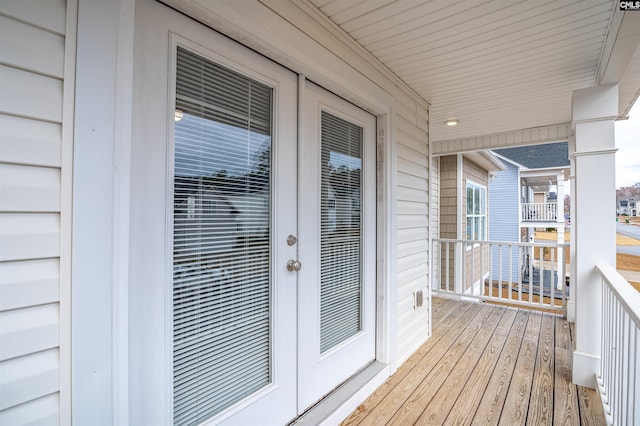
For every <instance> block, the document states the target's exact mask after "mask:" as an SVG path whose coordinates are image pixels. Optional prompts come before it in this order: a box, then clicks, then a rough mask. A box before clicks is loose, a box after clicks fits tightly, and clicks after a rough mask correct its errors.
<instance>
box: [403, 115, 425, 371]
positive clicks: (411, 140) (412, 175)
mask: <svg viewBox="0 0 640 426" xmlns="http://www.w3.org/2000/svg"><path fill="white" fill-rule="evenodd" d="M397 111H398V119H397V122H396V123H397V124H396V131H397V139H398V144H397V149H396V152H397V157H398V158H397V167H398V175H397V181H396V198H397V204H396V206H397V215H398V217H397V236H396V238H397V246H396V247H397V264H396V269H397V289H396V298H397V305H396V306H397V307H396V309H397V310H396V314H397V319H396V321H397V330H398V332H397V333H398V334H397V343H398V347H397V349H396V350H397V356H398V361H399V363H401V362H404V360H406V359H407V358H408V357H409V356H410V355H411V353H413V351H415V350H416V348H417V347H418V346H419V345H420V344H421V343H422V342H424V340H425V339H426V338H427V337H428V336H429V306H430V302H431V301H430V300H428V293H426V289H427V288H428V287H429V150H428V133H427V132H426V130H425V127H426V125H427V123H428V116H427V111H426V109H421V108H420V107H419V106H417V105H415V104H414V105H412V106H409V105H405V106H404V107H402V108H398V109H397ZM417 290H423V291H425V295H424V296H425V299H426V300H425V303H424V305H423V306H422V307H421V308H417V309H416V308H414V300H413V299H414V293H415V291H417Z"/></svg>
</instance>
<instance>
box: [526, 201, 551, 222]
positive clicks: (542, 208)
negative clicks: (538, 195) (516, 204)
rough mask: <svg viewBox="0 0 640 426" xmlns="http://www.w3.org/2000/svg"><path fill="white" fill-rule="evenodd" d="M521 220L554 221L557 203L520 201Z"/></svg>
mask: <svg viewBox="0 0 640 426" xmlns="http://www.w3.org/2000/svg"><path fill="white" fill-rule="evenodd" d="M521 207H522V209H521V211H522V214H521V215H520V217H521V218H522V221H523V222H555V221H556V220H557V219H558V203H522V205H521Z"/></svg>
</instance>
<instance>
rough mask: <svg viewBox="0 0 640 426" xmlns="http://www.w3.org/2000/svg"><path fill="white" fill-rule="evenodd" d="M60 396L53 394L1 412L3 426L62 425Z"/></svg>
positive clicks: (0, 419) (0, 420)
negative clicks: (21, 425)
mask: <svg viewBox="0 0 640 426" xmlns="http://www.w3.org/2000/svg"><path fill="white" fill-rule="evenodd" d="M59 406H60V396H59V395H58V394H57V393H53V394H50V395H47V396H44V397H42V398H38V399H35V400H33V401H29V402H25V403H24V404H20V405H16V406H14V407H11V408H9V409H7V410H4V411H0V424H2V425H19V424H23V425H38V426H56V425H59V424H60V420H59V417H60V416H59V413H58V407H59Z"/></svg>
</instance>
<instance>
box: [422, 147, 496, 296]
mask: <svg viewBox="0 0 640 426" xmlns="http://www.w3.org/2000/svg"><path fill="white" fill-rule="evenodd" d="M433 162H434V163H437V164H436V165H435V167H436V168H438V169H439V171H440V185H439V191H440V197H439V200H438V203H439V206H440V225H439V226H440V238H443V239H452V240H465V241H485V240H487V239H488V238H489V234H488V230H489V229H490V226H489V223H490V218H489V211H490V208H489V206H490V205H491V203H492V200H491V195H490V194H489V192H488V188H489V184H490V183H489V182H490V180H491V176H492V175H493V174H494V173H496V172H498V171H500V170H503V169H504V165H503V164H502V162H501V161H500V160H498V159H497V158H496V156H495V155H493V154H492V153H491V152H490V151H480V152H472V153H465V154H458V155H445V156H442V157H435V158H434V159H433ZM447 247H448V249H447ZM462 247H464V253H462V252H458V251H460V250H461V248H462ZM440 250H442V254H441V255H440V256H438V258H439V262H440V263H441V264H442V265H443V266H444V265H446V264H448V265H449V268H448V269H447V268H446V266H445V267H443V268H442V269H441V271H442V272H441V274H440V275H441V276H440V277H439V278H440V280H439V282H434V288H440V289H445V288H450V289H452V288H453V287H455V288H456V291H457V292H462V293H470V292H472V287H478V286H479V285H480V284H481V282H482V280H483V279H484V278H486V276H487V274H488V272H489V268H488V265H489V263H488V262H489V257H488V253H487V252H486V248H483V247H481V246H478V245H474V244H464V245H463V246H461V245H456V244H450V245H449V246H444V247H440ZM460 256H462V257H460ZM447 258H448V259H447ZM462 262H464V264H465V265H466V266H467V267H466V268H465V271H466V272H465V275H464V276H462V275H460V274H456V271H461V270H462V269H461V264H462ZM476 293H477V291H476Z"/></svg>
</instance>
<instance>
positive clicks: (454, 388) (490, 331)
mask: <svg viewBox="0 0 640 426" xmlns="http://www.w3.org/2000/svg"><path fill="white" fill-rule="evenodd" d="M507 312H509V315H508V316H510V317H511V320H510V321H509V320H508V321H507V323H512V322H513V318H514V317H515V312H514V311H512V310H507V309H495V311H494V314H493V318H488V320H487V321H486V323H485V324H484V326H483V327H482V328H481V329H480V331H479V332H478V334H477V335H476V337H475V338H474V339H473V342H472V343H471V345H470V346H469V349H468V351H466V352H465V353H464V355H463V359H464V362H461V363H459V367H457V368H453V371H451V373H450V374H449V377H447V379H446V380H445V382H444V383H443V384H442V386H441V387H440V390H439V391H438V392H436V394H435V395H434V396H433V398H432V399H431V402H430V403H429V411H426V410H425V411H423V412H422V414H421V416H420V418H418V420H417V422H418V423H419V424H432V425H439V424H444V421H445V419H446V418H447V415H448V414H449V412H450V411H451V407H452V406H453V404H454V403H455V402H456V400H457V399H458V396H459V392H460V389H462V388H463V387H464V386H465V384H466V383H467V382H468V380H469V378H470V377H471V374H472V373H473V372H474V371H475V370H476V368H477V365H478V362H480V360H481V358H482V354H483V353H484V352H485V351H486V350H487V348H488V345H489V342H490V341H491V338H492V337H493V336H494V335H496V334H502V335H503V336H504V337H503V338H506V332H502V333H500V332H499V331H498V330H497V327H498V325H499V324H502V318H503V317H504V315H505V314H506V313H507ZM494 318H495V319H494ZM503 328H505V327H504V326H503Z"/></svg>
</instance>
